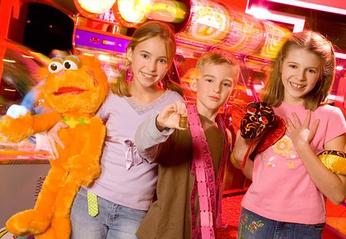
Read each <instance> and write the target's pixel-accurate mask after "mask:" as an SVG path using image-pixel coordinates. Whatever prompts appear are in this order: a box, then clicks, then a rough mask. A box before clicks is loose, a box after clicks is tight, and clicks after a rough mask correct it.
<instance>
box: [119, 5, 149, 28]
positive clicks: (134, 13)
mask: <svg viewBox="0 0 346 239" xmlns="http://www.w3.org/2000/svg"><path fill="white" fill-rule="evenodd" d="M117 4H118V10H119V13H120V16H121V17H122V18H123V19H124V20H125V21H127V22H132V23H141V22H144V21H145V19H146V14H147V12H148V11H149V9H150V5H151V4H152V0H118V1H117Z"/></svg>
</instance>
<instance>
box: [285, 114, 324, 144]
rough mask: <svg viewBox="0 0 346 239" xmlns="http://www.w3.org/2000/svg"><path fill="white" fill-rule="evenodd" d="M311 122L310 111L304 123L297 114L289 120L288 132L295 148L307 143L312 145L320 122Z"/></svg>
mask: <svg viewBox="0 0 346 239" xmlns="http://www.w3.org/2000/svg"><path fill="white" fill-rule="evenodd" d="M310 120H311V111H310V110H309V111H308V112H307V114H306V116H305V119H304V122H303V123H301V121H300V119H299V118H298V115H297V114H296V113H292V118H291V119H290V118H288V119H287V131H288V133H289V135H290V137H291V139H292V141H293V143H294V145H295V146H301V145H304V144H306V143H309V144H310V142H311V141H312V139H313V138H314V136H315V134H316V131H317V128H318V125H319V123H320V121H319V120H315V121H314V122H313V123H312V124H310ZM310 125H311V126H310Z"/></svg>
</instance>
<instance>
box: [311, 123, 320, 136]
mask: <svg viewBox="0 0 346 239" xmlns="http://www.w3.org/2000/svg"><path fill="white" fill-rule="evenodd" d="M319 124H320V120H319V119H318V120H315V121H314V122H313V123H312V126H311V128H310V134H311V135H312V136H314V135H315V134H316V131H317V129H318V126H319Z"/></svg>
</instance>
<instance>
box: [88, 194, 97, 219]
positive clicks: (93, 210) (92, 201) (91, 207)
mask: <svg viewBox="0 0 346 239" xmlns="http://www.w3.org/2000/svg"><path fill="white" fill-rule="evenodd" d="M87 198H88V214H89V215H90V216H91V217H96V216H97V214H99V206H98V204H97V195H96V194H95V193H93V192H90V191H88V193H87Z"/></svg>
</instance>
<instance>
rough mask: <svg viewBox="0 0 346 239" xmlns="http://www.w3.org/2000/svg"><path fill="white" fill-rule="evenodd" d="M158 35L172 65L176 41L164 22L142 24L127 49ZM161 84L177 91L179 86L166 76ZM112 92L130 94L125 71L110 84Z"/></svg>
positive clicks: (121, 94) (123, 94) (120, 94)
mask: <svg viewBox="0 0 346 239" xmlns="http://www.w3.org/2000/svg"><path fill="white" fill-rule="evenodd" d="M157 36H158V37H160V38H161V39H162V40H164V41H165V43H166V52H167V58H168V64H169V66H172V63H173V59H174V56H175V51H176V42H175V37H174V32H173V31H172V29H171V28H170V27H169V26H168V25H167V24H164V23H161V22H156V21H149V22H146V23H144V24H142V25H141V26H140V27H139V28H137V29H136V31H135V32H134V33H133V35H132V40H131V42H130V43H129V45H128V49H131V50H132V51H133V50H134V49H135V48H136V46H137V45H138V44H140V43H141V42H143V41H146V40H148V39H151V38H154V37H157ZM162 83H163V84H162V85H163V87H164V88H165V89H171V90H175V91H178V92H179V87H178V86H177V85H176V84H174V83H173V82H172V81H171V80H170V79H169V78H168V76H167V74H166V76H165V77H164V79H162ZM111 89H112V92H113V93H114V94H116V95H119V96H131V94H130V89H129V85H128V83H127V80H126V72H125V71H124V70H123V71H120V76H119V77H118V79H117V81H116V82H115V83H112V84H111Z"/></svg>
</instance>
